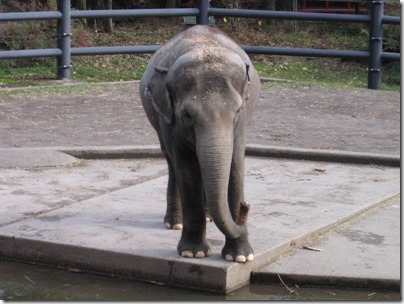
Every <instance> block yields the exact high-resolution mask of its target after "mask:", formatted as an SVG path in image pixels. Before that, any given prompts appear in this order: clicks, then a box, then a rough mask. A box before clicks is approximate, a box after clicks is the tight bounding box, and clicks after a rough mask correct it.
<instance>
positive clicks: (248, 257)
mask: <svg viewBox="0 0 404 304" xmlns="http://www.w3.org/2000/svg"><path fill="white" fill-rule="evenodd" d="M252 260H254V255H253V254H252V253H251V254H249V255H248V256H247V262H251V261H252Z"/></svg>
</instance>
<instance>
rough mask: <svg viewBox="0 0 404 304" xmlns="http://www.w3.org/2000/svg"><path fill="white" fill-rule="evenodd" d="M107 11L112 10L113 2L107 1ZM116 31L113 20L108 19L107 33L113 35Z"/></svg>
mask: <svg viewBox="0 0 404 304" xmlns="http://www.w3.org/2000/svg"><path fill="white" fill-rule="evenodd" d="M107 9H109V10H112V0H107ZM113 30H114V24H113V22H112V18H108V19H107V32H108V33H112V31H113Z"/></svg>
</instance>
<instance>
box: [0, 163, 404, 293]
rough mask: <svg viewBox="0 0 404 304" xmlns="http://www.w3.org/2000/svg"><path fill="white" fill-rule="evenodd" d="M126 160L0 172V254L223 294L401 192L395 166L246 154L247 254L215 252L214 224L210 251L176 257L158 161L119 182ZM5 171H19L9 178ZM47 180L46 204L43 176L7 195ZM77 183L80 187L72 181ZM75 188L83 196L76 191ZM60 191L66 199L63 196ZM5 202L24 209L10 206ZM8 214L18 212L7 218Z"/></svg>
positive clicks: (218, 239) (219, 242)
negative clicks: (234, 258)
mask: <svg viewBox="0 0 404 304" xmlns="http://www.w3.org/2000/svg"><path fill="white" fill-rule="evenodd" d="M155 161H162V162H164V161H163V160H155ZM100 162H102V165H100V164H101V163H100ZM95 164H98V168H97V165H95ZM117 164H121V165H117ZM129 164H136V160H121V161H117V160H109V161H83V162H82V163H80V165H79V166H72V167H68V169H69V170H70V171H67V172H66V171H64V170H66V169H67V168H65V169H64V170H62V169H60V171H58V169H56V168H47V169H46V168H45V169H41V170H38V171H35V172H34V171H32V170H18V171H17V173H15V170H14V171H13V170H0V176H1V179H2V181H3V182H5V183H6V184H7V186H6V187H3V188H2V189H1V191H2V192H3V194H4V193H6V197H5V198H6V199H5V200H6V201H8V202H9V203H6V204H1V206H0V211H1V212H0V213H1V214H5V213H6V212H7V216H5V217H4V218H2V219H1V222H0V255H1V256H3V257H9V258H12V259H21V260H28V261H32V262H36V263H45V264H55V265H58V266H61V267H67V268H74V269H80V270H83V271H94V272H102V273H110V274H117V275H125V276H129V277H135V278H139V279H144V280H149V281H155V282H159V283H164V284H170V285H176V286H186V287H188V288H196V289H205V290H211V291H216V292H221V293H226V292H229V291H231V290H234V289H237V288H239V287H241V286H243V285H245V284H247V283H248V282H249V279H250V273H251V271H252V270H254V269H257V268H258V267H261V266H263V265H265V264H267V263H268V262H270V261H272V260H274V259H275V258H276V257H279V256H280V255H282V254H285V253H286V252H289V251H290V250H291V249H293V248H296V247H297V246H299V245H300V244H302V243H304V242H307V240H308V239H309V238H312V237H314V236H315V235H317V234H319V233H323V232H325V231H327V230H329V229H331V228H333V227H335V226H337V225H338V224H340V223H341V222H344V221H345V220H347V219H349V218H351V217H353V216H356V215H358V214H360V213H361V212H363V211H364V210H368V209H369V208H374V207H375V206H378V205H379V204H382V203H383V202H384V201H385V200H387V199H389V198H391V197H392V196H394V195H396V194H397V193H399V191H400V184H399V179H400V170H399V168H392V167H380V166H364V165H346V164H334V163H323V162H312V161H294V160H281V159H277V160H275V159H266V158H258V157H248V158H247V159H246V181H245V184H246V190H245V192H246V199H247V200H248V201H249V202H251V204H252V209H251V213H250V218H249V232H250V240H251V243H252V246H253V248H254V250H255V254H256V258H255V260H254V261H253V262H251V263H247V264H237V263H229V262H226V261H224V260H223V259H222V258H221V257H220V250H221V248H222V246H223V245H224V237H223V236H222V234H221V233H220V232H219V231H218V230H217V228H216V227H215V225H214V224H210V225H208V229H207V230H208V231H207V238H208V241H209V243H210V244H211V248H212V256H211V257H209V258H206V259H187V258H182V257H180V256H179V255H178V254H177V252H176V246H177V242H178V240H179V238H180V233H181V232H180V231H172V230H166V229H165V228H164V227H163V216H164V212H165V189H166V182H167V176H165V175H162V174H161V172H162V170H165V164H164V163H160V164H157V163H156V166H155V167H153V166H154V164H153V166H152V167H153V168H154V169H153V170H150V168H147V170H145V171H142V170H140V171H139V172H140V176H139V177H138V180H137V182H134V183H133V184H132V185H131V184H125V182H122V178H121V174H120V173H119V171H120V170H122V171H123V172H126V173H127V168H128V166H130V165H129ZM100 166H102V168H103V170H104V172H110V170H112V172H116V174H110V175H108V176H104V178H105V181H106V180H108V181H109V182H106V184H105V185H102V182H100V180H102V177H100V175H97V172H99V170H100ZM80 170H81V171H80ZM101 171H102V170H101ZM68 172H69V173H68ZM153 172H154V173H153ZM14 174H19V176H18V177H17V179H19V182H18V183H15V180H16V176H14ZM69 174H70V175H69ZM154 174H155V175H154ZM135 175H136V174H135ZM46 178H49V180H48V183H50V184H52V183H54V181H58V183H59V185H60V188H59V192H57V191H56V190H55V192H53V198H55V200H53V202H52V203H51V204H50V205H51V207H50V209H49V206H48V205H47V204H49V203H48V202H50V201H52V200H50V198H49V196H48V193H49V191H51V188H52V191H53V190H54V187H53V186H52V187H49V185H47V184H46V183H45V184H43V183H37V184H36V187H32V188H31V189H30V192H27V193H24V195H25V196H26V197H25V198H26V199H25V200H22V199H21V200H18V199H16V198H15V196H16V195H18V193H20V192H19V191H24V189H25V187H26V186H27V185H29V184H30V182H32V181H33V180H41V179H43V180H46ZM126 178H127V179H125V180H126V181H127V180H128V179H129V177H128V176H126ZM76 180H79V181H81V183H79V184H80V187H77V184H76V185H75V186H72V185H71V183H73V184H74V181H76ZM97 187H98V188H97ZM65 188H66V189H69V191H70V192H69V191H67V192H64V191H63V189H65ZM16 191H17V192H16ZM79 193H87V197H86V196H80V195H79V198H77V197H76V196H77V195H78V194H79ZM61 194H65V195H66V196H65V198H64V199H66V197H71V198H72V199H71V200H70V201H69V202H68V203H62V201H63V197H62V195H61ZM7 195H8V196H7ZM58 195H60V196H61V197H60V198H61V200H58V199H57V196H58ZM2 197H3V196H2ZM33 201H34V202H36V203H32V202H33ZM41 204H42V205H41ZM13 206H25V207H15V208H17V211H14V210H12V208H13ZM19 208H20V209H19ZM24 208H25V209H24ZM21 210H23V212H22V211H21ZM15 212H16V213H18V212H19V216H15V218H14V220H12V221H10V220H8V218H9V217H10V216H12V214H13V213H15ZM27 212H28V215H24V213H27ZM29 212H31V213H29ZM21 214H22V215H23V216H21Z"/></svg>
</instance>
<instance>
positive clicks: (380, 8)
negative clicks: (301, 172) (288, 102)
mask: <svg viewBox="0 0 404 304" xmlns="http://www.w3.org/2000/svg"><path fill="white" fill-rule="evenodd" d="M368 2H369V7H370V10H369V11H370V12H369V15H351V14H349V15H345V14H344V15H342V14H328V13H303V12H289V11H271V10H244V9H223V8H211V7H210V6H209V0H198V1H197V7H196V8H180V9H128V10H86V11H77V10H71V1H70V0H58V1H57V11H43V12H18V13H0V22H1V21H23V20H49V19H53V20H55V19H56V20H57V33H56V39H57V47H56V48H48V49H31V50H8V51H0V59H16V58H35V57H56V58H57V77H58V79H66V78H70V70H71V56H80V55H81V56H83V55H106V54H136V53H153V52H155V51H157V50H158V49H159V48H160V45H139V46H108V47H71V42H70V35H71V34H70V21H71V19H72V18H121V17H163V16H164V17H168V16H171V17H174V16H195V17H196V22H197V24H203V25H207V24H209V16H222V17H242V18H262V19H264V18H267V19H287V20H306V21H335V22H347V23H365V24H368V26H369V49H368V50H367V51H355V50H334V49H311V48H285V47H270V46H242V47H243V48H244V50H245V51H246V52H247V53H249V54H267V55H287V56H305V57H335V58H365V59H368V61H369V66H368V88H369V89H379V87H380V84H381V76H382V60H383V59H389V60H400V53H392V52H383V24H395V25H400V17H396V16H385V15H384V0H368Z"/></svg>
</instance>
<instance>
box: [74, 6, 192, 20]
mask: <svg viewBox="0 0 404 304" xmlns="http://www.w3.org/2000/svg"><path fill="white" fill-rule="evenodd" d="M198 14H199V10H198V9H197V8H164V9H127V10H124V9H119V10H88V11H72V12H71V17H72V18H74V19H75V18H118V17H121V18H122V17H163V16H164V17H182V16H197V15H198Z"/></svg>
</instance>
